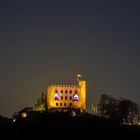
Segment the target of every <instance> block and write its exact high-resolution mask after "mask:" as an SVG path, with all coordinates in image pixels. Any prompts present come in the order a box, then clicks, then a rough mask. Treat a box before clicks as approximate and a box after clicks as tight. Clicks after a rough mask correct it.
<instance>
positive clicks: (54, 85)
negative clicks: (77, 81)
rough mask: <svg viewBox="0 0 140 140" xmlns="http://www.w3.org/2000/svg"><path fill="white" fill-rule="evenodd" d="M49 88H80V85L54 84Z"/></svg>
mask: <svg viewBox="0 0 140 140" xmlns="http://www.w3.org/2000/svg"><path fill="white" fill-rule="evenodd" d="M49 87H80V86H79V85H58V84H57V85H56V84H53V85H50V86H49Z"/></svg>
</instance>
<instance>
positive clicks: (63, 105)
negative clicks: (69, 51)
mask: <svg viewBox="0 0 140 140" xmlns="http://www.w3.org/2000/svg"><path fill="white" fill-rule="evenodd" d="M78 76H79V77H78V84H77V85H51V86H49V87H48V88H47V105H48V109H61V110H62V109H79V110H81V111H85V110H86V81H83V80H79V78H80V75H78Z"/></svg>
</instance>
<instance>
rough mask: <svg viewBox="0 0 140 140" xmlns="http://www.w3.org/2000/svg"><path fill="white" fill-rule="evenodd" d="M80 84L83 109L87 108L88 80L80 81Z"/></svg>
mask: <svg viewBox="0 0 140 140" xmlns="http://www.w3.org/2000/svg"><path fill="white" fill-rule="evenodd" d="M78 85H79V86H80V87H81V89H80V90H81V109H82V110H86V81H83V80H82V81H81V80H79V81H78Z"/></svg>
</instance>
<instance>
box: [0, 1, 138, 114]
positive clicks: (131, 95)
mask: <svg viewBox="0 0 140 140" xmlns="http://www.w3.org/2000/svg"><path fill="white" fill-rule="evenodd" d="M139 61H140V2H139V0H137V1H135V0H44V1H43V0H38V1H37V0H33V1H30V0H28V1H25V0H20V1H19V0H17V1H14V0H1V1H0V114H1V115H5V116H11V115H12V114H13V113H14V112H16V111H19V110H20V109H23V108H24V107H26V106H33V105H34V104H35V102H36V100H37V99H38V98H39V97H40V96H41V92H42V91H45V89H46V88H47V86H48V85H49V84H52V83H62V84H63V83H66V84H71V83H75V82H76V78H75V74H76V73H77V72H81V74H82V75H83V77H82V78H83V79H86V80H87V96H88V97H87V101H88V110H89V108H90V105H91V103H95V102H97V99H98V98H99V96H100V94H102V93H108V94H111V95H112V96H114V97H116V98H118V97H124V98H128V99H131V100H133V101H135V102H137V103H140V62H139Z"/></svg>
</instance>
